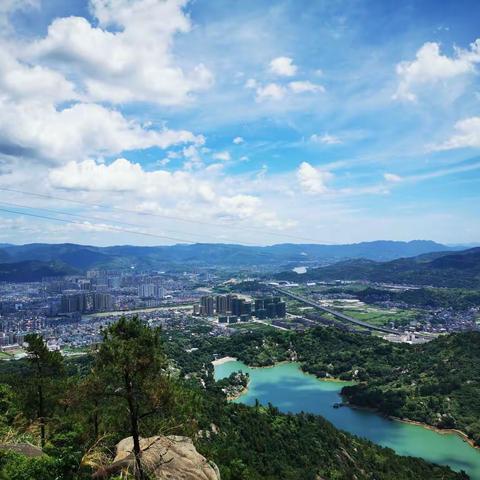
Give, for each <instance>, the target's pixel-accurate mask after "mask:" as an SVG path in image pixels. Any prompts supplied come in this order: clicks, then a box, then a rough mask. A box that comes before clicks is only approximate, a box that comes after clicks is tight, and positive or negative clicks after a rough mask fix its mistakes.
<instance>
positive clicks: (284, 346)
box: [186, 327, 480, 445]
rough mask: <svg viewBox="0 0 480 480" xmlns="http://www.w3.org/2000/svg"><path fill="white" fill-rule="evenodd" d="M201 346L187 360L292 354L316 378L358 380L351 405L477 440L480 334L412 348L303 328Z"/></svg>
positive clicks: (257, 359)
mask: <svg viewBox="0 0 480 480" xmlns="http://www.w3.org/2000/svg"><path fill="white" fill-rule="evenodd" d="M200 343H201V344H202V345H200ZM199 346H200V347H201V348H200V350H199V351H198V352H195V355H194V356H193V357H192V358H191V359H190V362H191V364H192V365H193V364H194V363H195V362H196V361H198V359H199V358H201V357H202V356H205V355H213V353H218V354H221V355H232V356H235V357H237V358H239V359H240V360H242V361H244V362H245V363H247V364H249V365H252V366H265V365H270V364H272V363H275V362H278V361H282V360H290V359H292V358H295V359H297V360H298V361H299V362H301V364H302V368H303V370H305V371H307V372H309V373H312V374H315V375H317V376H318V377H325V376H332V377H339V378H341V379H345V380H352V379H353V380H356V381H357V382H358V384H357V385H355V386H352V387H345V388H344V390H343V391H342V393H343V394H344V395H345V397H346V399H347V400H349V401H350V402H352V403H354V404H356V405H359V406H368V407H373V408H376V409H378V410H380V411H381V412H382V413H384V414H386V415H391V416H396V417H401V418H406V419H410V420H415V421H419V422H424V423H427V424H429V425H432V426H436V427H439V428H456V429H459V430H461V431H463V432H465V433H466V434H467V435H468V436H469V437H470V438H471V439H473V440H474V441H475V442H476V443H477V444H479V445H480V421H479V419H480V395H479V393H480V364H479V362H478V359H479V358H480V333H479V332H468V333H456V334H452V335H448V336H441V337H439V338H437V339H436V340H434V341H432V342H429V343H427V344H422V345H415V346H412V345H408V344H396V343H390V342H387V341H384V340H382V339H380V338H378V337H373V336H364V335H358V334H352V333H347V332H342V331H339V330H337V329H333V328H320V327H319V328H316V329H311V330H307V331H305V332H303V333H294V332H279V331H272V332H269V333H266V332H251V333H246V334H243V335H236V336H235V337H234V338H230V339H225V338H219V339H211V340H203V341H201V342H199ZM195 356H196V357H197V360H195ZM188 367H189V365H186V368H188Z"/></svg>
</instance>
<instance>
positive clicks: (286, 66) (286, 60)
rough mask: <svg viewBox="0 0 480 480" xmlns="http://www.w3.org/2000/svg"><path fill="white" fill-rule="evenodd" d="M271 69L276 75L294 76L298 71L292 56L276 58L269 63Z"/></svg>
mask: <svg viewBox="0 0 480 480" xmlns="http://www.w3.org/2000/svg"><path fill="white" fill-rule="evenodd" d="M269 68H270V71H271V72H272V73H273V74H275V75H280V76H283V77H293V76H294V75H295V74H296V73H297V66H296V65H295V64H294V63H293V59H291V58H290V57H277V58H274V59H273V60H272V61H271V62H270V64H269Z"/></svg>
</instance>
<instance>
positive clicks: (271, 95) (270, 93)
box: [256, 83, 285, 102]
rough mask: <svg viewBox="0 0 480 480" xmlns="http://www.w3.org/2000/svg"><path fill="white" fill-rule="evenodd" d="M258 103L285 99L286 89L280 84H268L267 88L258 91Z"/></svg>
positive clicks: (259, 88)
mask: <svg viewBox="0 0 480 480" xmlns="http://www.w3.org/2000/svg"><path fill="white" fill-rule="evenodd" d="M256 93H257V96H256V100H257V102H262V101H264V100H281V99H282V98H283V97H285V88H284V87H282V86H281V85H279V84H278V83H268V84H267V85H265V86H260V87H258V88H257V90H256Z"/></svg>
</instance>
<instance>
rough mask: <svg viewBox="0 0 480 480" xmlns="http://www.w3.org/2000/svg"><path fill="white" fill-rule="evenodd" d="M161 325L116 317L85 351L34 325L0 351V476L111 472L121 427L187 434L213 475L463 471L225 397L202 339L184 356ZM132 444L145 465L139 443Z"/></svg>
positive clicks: (426, 479) (407, 475)
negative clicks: (17, 352)
mask: <svg viewBox="0 0 480 480" xmlns="http://www.w3.org/2000/svg"><path fill="white" fill-rule="evenodd" d="M178 335H181V333H178ZM169 336H170V340H169V341H168V344H166V345H165V344H163V341H162V340H161V338H160V330H158V329H156V330H153V329H149V328H148V327H147V326H146V325H144V324H141V323H140V322H139V321H138V320H136V319H132V320H125V319H120V320H119V322H118V323H117V324H112V325H110V326H109V327H108V328H107V329H106V330H104V341H103V343H101V344H100V345H99V347H98V349H97V350H95V352H93V353H92V356H88V357H87V356H86V357H80V358H76V359H70V360H65V359H63V358H62V357H61V355H60V354H59V353H58V352H50V351H48V349H47V347H46V345H45V344H44V343H43V339H41V337H38V336H36V335H30V336H27V337H26V341H27V343H28V353H29V356H28V359H26V360H20V361H17V362H3V363H0V378H1V379H2V382H3V384H0V478H1V479H2V480H3V479H5V480H14V479H15V480H57V479H62V480H87V479H91V478H92V474H95V478H107V477H108V478H112V479H113V478H120V477H119V476H118V475H117V476H108V475H107V474H105V475H104V474H103V473H101V472H106V468H107V467H109V466H111V462H112V459H113V455H112V452H113V451H114V448H115V444H116V443H117V442H118V441H119V440H120V439H122V438H125V437H128V436H130V435H136V436H137V437H138V436H142V437H150V436H153V435H159V434H165V433H168V434H174V435H187V436H189V437H191V438H193V441H194V444H195V447H196V448H197V449H198V450H199V451H200V452H201V453H202V454H203V455H205V457H206V458H207V459H208V460H211V461H214V462H215V463H216V464H217V465H218V467H219V469H220V472H221V478H222V480H277V479H280V478H281V479H282V480H298V479H302V480H319V479H331V480H333V479H336V480H351V479H353V478H355V479H357V480H373V479H376V480H397V479H411V480H466V479H467V478H468V477H467V476H466V475H465V474H464V473H455V472H453V471H452V470H450V469H449V468H448V467H441V466H438V465H434V464H431V463H428V462H426V461H424V460H421V459H418V458H412V457H401V456H398V455H396V454H395V453H394V451H393V450H391V449H388V448H382V447H379V446H377V445H374V444H373V443H371V442H369V441H367V440H363V439H360V438H358V437H355V436H353V435H350V434H348V433H345V432H341V431H339V430H337V429H336V428H335V427H334V426H333V425H332V424H331V423H329V422H327V421H326V420H325V419H323V418H322V417H318V416H315V415H308V414H298V415H287V414H282V413H280V412H279V411H278V410H277V409H276V408H274V407H272V406H266V407H262V406H259V405H257V406H253V407H248V406H244V405H237V404H229V403H227V401H226V398H225V394H224V393H223V392H222V390H221V386H220V385H219V384H217V383H216V382H215V381H214V378H213V375H212V365H211V363H210V360H211V356H210V354H209V353H208V351H207V350H208V348H204V349H202V350H199V351H198V354H197V353H196V352H193V353H194V354H195V355H196V358H197V359H198V360H200V361H199V362H198V363H197V366H198V368H196V367H195V366H194V364H193V363H190V360H189V359H190V358H191V357H190V356H189V355H186V354H185V350H184V348H183V344H182V342H181V341H179V340H178V339H177V340H175V339H174V338H173V337H172V333H171V332H170V334H169ZM187 338H188V339H192V338H196V339H201V336H200V335H193V336H192V335H188V336H185V337H184V340H186V339H187ZM211 340H212V341H215V340H214V339H211ZM146 346H147V347H148V348H146ZM205 347H206V346H205ZM165 351H166V353H168V354H170V355H172V356H171V357H170V359H167V358H166V357H165ZM175 352H176V353H175ZM168 372H175V374H172V373H168ZM187 372H188V373H189V374H188V375H185V374H186V373H187ZM19 378H21V379H22V381H21V382H19V381H18V379H19ZM125 378H128V379H129V380H128V381H127V382H126V381H125ZM133 426H134V427H133ZM19 442H22V443H23V442H30V443H32V444H35V445H38V446H42V447H43V453H44V455H42V456H38V457H33V458H30V457H28V456H24V455H22V454H19V453H15V452H14V451H11V450H10V451H9V450H8V447H9V446H12V445H15V444H18V443H19ZM6 444H7V445H6ZM133 455H134V457H135V458H136V460H137V461H138V463H137V465H141V466H142V468H144V469H145V470H146V471H147V470H148V465H146V464H143V463H142V455H141V453H140V452H139V451H137V450H134V452H133ZM162 455H163V454H162ZM117 463H118V462H117ZM156 468H159V469H160V470H161V464H160V466H158V467H156ZM172 468H173V466H172ZM137 472H138V470H137ZM146 473H147V472H146ZM183 473H185V470H184V471H183ZM180 477H181V478H184V477H183V475H178V478H180ZM122 478H132V479H133V478H137V479H138V478H142V479H144V478H147V475H143V474H137V475H135V477H132V476H130V475H127V476H125V477H124V476H122ZM148 478H152V479H153V478H166V477H163V476H160V477H158V476H155V477H151V476H148ZM169 478H170V477H169ZM172 478H177V477H172ZM185 478H193V477H192V475H186V476H185ZM203 478H205V477H203Z"/></svg>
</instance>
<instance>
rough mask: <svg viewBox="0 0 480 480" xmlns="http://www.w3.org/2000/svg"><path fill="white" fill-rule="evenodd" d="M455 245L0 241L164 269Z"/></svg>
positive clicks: (78, 260)
mask: <svg viewBox="0 0 480 480" xmlns="http://www.w3.org/2000/svg"><path fill="white" fill-rule="evenodd" d="M456 249H457V250H458V248H454V247H447V246H445V245H442V244H439V243H436V242H433V241H428V240H413V241H410V242H398V241H386V240H380V241H375V242H362V243H356V244H349V245H321V244H291V243H284V244H277V245H271V246H245V245H235V244H217V243H215V244H209V243H196V244H192V245H186V244H178V245H170V246H154V247H142V246H131V245H119V246H111V247H96V246H91V245H77V244H72V243H63V244H45V243H32V244H26V245H4V246H3V247H0V263H16V262H23V261H31V260H36V261H42V262H53V261H57V262H63V263H64V264H66V265H68V266H69V267H73V268H75V269H79V270H86V269H90V268H112V269H113V268H117V269H122V268H131V267H132V266H133V267H135V268H137V269H165V268H172V267H175V266H181V265H185V266H199V267H201V266H207V267H208V266H219V267H241V266H279V265H285V266H288V265H290V264H292V265H293V264H307V265H308V264H310V265H314V264H317V265H318V264H319V263H333V262H337V261H340V260H346V259H355V258H365V259H369V260H376V261H385V260H393V259H397V258H402V257H411V256H416V255H420V254H424V253H430V252H439V251H449V250H452V251H454V250H456Z"/></svg>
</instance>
